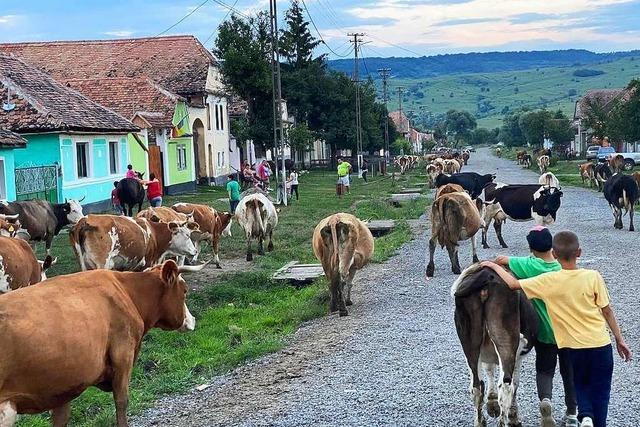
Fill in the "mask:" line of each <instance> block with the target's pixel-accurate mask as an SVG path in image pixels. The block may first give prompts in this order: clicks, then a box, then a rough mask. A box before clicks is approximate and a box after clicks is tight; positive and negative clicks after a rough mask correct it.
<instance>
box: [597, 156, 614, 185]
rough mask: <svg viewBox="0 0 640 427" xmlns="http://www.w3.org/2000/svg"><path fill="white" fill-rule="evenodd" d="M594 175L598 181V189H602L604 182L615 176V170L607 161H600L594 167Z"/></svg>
mask: <svg viewBox="0 0 640 427" xmlns="http://www.w3.org/2000/svg"><path fill="white" fill-rule="evenodd" d="M594 175H595V180H596V183H597V184H598V191H602V190H603V189H604V183H605V182H607V180H608V179H609V178H611V176H613V172H612V171H611V168H610V167H609V165H608V164H607V163H598V164H597V165H596V167H595V168H594Z"/></svg>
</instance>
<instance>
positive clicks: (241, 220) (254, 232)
mask: <svg viewBox="0 0 640 427" xmlns="http://www.w3.org/2000/svg"><path fill="white" fill-rule="evenodd" d="M236 220H237V221H238V224H239V225H240V226H241V227H242V228H243V229H244V232H245V236H246V238H247V261H252V260H253V253H252V251H251V240H252V239H257V240H258V254H259V255H264V246H263V243H264V240H265V239H266V238H267V237H268V238H269V246H267V250H269V251H272V250H273V230H274V229H275V228H276V226H277V225H278V213H277V212H276V208H275V206H273V203H271V200H269V199H268V198H267V196H265V195H264V194H261V193H254V194H249V195H247V196H244V197H243V198H242V199H240V203H238V207H237V208H236Z"/></svg>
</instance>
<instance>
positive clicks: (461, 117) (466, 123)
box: [445, 110, 477, 146]
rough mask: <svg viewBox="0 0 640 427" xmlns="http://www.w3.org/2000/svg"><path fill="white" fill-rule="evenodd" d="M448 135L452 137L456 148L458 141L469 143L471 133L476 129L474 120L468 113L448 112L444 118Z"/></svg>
mask: <svg viewBox="0 0 640 427" xmlns="http://www.w3.org/2000/svg"><path fill="white" fill-rule="evenodd" d="M445 126H446V129H447V132H448V134H450V135H453V138H454V141H455V144H456V146H458V145H460V141H469V139H470V138H471V131H472V130H473V129H475V128H476V126H477V122H476V118H475V117H473V115H471V113H469V112H468V111H458V110H449V111H447V115H446V117H445Z"/></svg>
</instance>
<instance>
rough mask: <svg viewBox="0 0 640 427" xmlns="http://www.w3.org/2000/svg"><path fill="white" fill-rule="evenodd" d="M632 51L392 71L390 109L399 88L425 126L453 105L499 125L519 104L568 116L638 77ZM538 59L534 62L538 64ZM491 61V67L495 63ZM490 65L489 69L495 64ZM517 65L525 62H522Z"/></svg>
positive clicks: (410, 110) (369, 66)
mask: <svg viewBox="0 0 640 427" xmlns="http://www.w3.org/2000/svg"><path fill="white" fill-rule="evenodd" d="M581 52H582V51H581ZM584 52H587V51H584ZM515 53H518V52H515ZM589 53H590V52H589ZM635 53H636V54H637V55H636V56H633V55H631V53H630V52H623V53H620V59H616V60H612V59H611V58H612V57H613V55H615V54H606V55H609V56H608V58H609V59H607V60H602V59H603V57H597V56H596V58H597V59H598V60H599V61H598V62H595V63H585V62H580V63H574V64H570V65H563V66H556V67H549V66H534V67H529V68H526V69H519V70H511V71H493V72H473V73H449V74H441V75H437V76H433V77H401V75H402V74H403V73H402V72H398V70H396V69H392V72H391V73H392V75H393V76H394V77H393V78H392V79H390V80H389V98H390V102H389V108H390V109H391V110H395V109H397V108H398V93H397V88H398V87H399V86H402V87H403V88H404V89H403V90H404V93H403V97H402V106H403V109H404V110H405V111H406V112H408V113H409V114H411V113H412V114H413V118H414V121H415V122H416V123H418V124H422V125H424V126H429V124H430V122H432V121H433V120H434V116H437V115H438V114H442V113H444V112H446V111H447V110H449V109H452V108H454V109H463V110H467V111H469V112H471V113H473V114H475V115H476V117H477V118H478V119H479V125H480V126H484V127H490V128H491V127H496V126H499V125H500V124H501V122H502V117H503V116H504V114H506V113H508V112H509V111H514V110H517V109H520V108H522V107H527V108H530V109H537V108H543V107H545V108H548V109H552V110H557V109H561V110H562V111H564V112H565V113H566V114H568V115H569V116H570V117H571V116H573V110H574V105H575V102H576V101H577V99H578V98H579V97H580V96H581V95H582V94H584V93H585V92H586V91H587V90H589V89H597V88H618V87H624V86H626V85H627V84H628V83H629V81H630V80H631V79H633V78H640V52H635ZM468 55H472V56H474V58H473V59H474V60H477V61H481V60H482V55H489V54H468ZM475 55H480V56H479V57H475ZM593 55H596V54H593ZM391 59H394V58H391ZM395 59H397V58H395ZM405 59H408V58H405ZM421 59H422V58H415V60H421ZM468 59H469V60H471V59H472V58H471V57H469V58H468ZM489 59H490V58H489ZM494 59H495V58H494ZM365 61H366V68H367V69H368V70H369V71H372V70H374V65H373V64H374V63H373V61H372V60H371V59H370V58H367V59H366V60H365ZM529 63H534V62H533V61H529ZM540 63H541V61H538V65H540ZM492 64H494V65H495V61H494V62H493V63H492ZM494 65H492V66H491V67H488V68H495V67H494ZM331 66H332V67H333V64H332V65H331ZM380 66H386V65H384V64H380ZM519 66H522V67H524V66H525V65H524V64H523V63H520V65H519ZM477 67H479V66H477ZM361 68H362V67H361ZM506 68H508V67H506ZM372 77H373V75H372ZM375 83H376V85H377V86H378V87H379V93H380V94H381V92H382V88H381V87H382V84H381V81H380V79H379V77H377V76H376V79H375Z"/></svg>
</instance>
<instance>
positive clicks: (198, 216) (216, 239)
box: [171, 203, 233, 268]
mask: <svg viewBox="0 0 640 427" xmlns="http://www.w3.org/2000/svg"><path fill="white" fill-rule="evenodd" d="M171 209H173V210H175V211H176V212H181V213H183V214H192V215H193V221H195V223H196V224H198V226H199V228H200V231H201V232H202V233H204V234H203V236H206V238H208V239H209V242H210V244H211V250H212V252H213V262H215V263H216V267H218V268H222V267H221V266H220V237H221V236H231V223H232V221H233V214H231V213H229V212H218V211H216V210H215V209H213V208H212V207H210V206H207V205H196V204H192V203H176V204H175V205H173V206H172V207H171ZM201 241H202V240H201ZM198 253H200V244H199V243H198ZM196 257H197V256H196Z"/></svg>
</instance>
